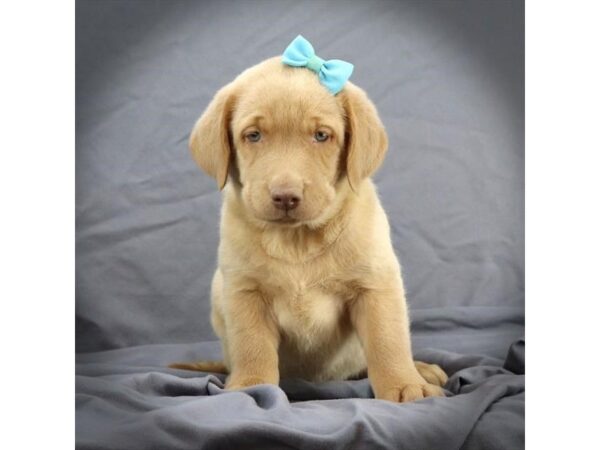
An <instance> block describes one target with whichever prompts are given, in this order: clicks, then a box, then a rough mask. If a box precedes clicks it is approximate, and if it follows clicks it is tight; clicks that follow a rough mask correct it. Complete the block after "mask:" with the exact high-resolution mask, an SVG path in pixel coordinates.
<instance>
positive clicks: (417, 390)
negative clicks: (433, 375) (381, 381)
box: [375, 375, 444, 403]
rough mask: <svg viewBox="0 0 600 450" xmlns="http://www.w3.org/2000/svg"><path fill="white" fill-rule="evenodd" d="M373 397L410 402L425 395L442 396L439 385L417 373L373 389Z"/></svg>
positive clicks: (442, 392)
mask: <svg viewBox="0 0 600 450" xmlns="http://www.w3.org/2000/svg"><path fill="white" fill-rule="evenodd" d="M375 397H376V398H378V399H381V400H389V401H391V402H401V403H403V402H412V401H415V400H421V399H423V398H426V397H444V391H443V390H442V388H441V387H439V386H436V385H433V384H430V383H428V382H427V381H425V380H424V379H423V378H422V377H421V376H419V375H417V376H414V377H410V378H405V379H401V380H398V381H397V382H395V383H386V386H385V387H382V388H379V389H375Z"/></svg>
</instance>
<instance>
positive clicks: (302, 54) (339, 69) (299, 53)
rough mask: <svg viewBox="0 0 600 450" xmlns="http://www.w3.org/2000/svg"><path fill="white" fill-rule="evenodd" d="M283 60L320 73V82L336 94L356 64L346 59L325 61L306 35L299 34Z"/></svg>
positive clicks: (285, 52)
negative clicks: (317, 53) (318, 54)
mask: <svg viewBox="0 0 600 450" xmlns="http://www.w3.org/2000/svg"><path fill="white" fill-rule="evenodd" d="M281 60H282V62H283V63H284V64H287V65H288V66H292V67H306V68H307V69H310V70H312V71H313V72H316V73H317V74H318V75H319V82H320V83H321V84H322V85H323V86H325V87H326V88H327V90H328V91H329V92H331V93H332V94H333V95H336V94H337V93H338V92H340V91H341V90H342V89H343V87H344V84H346V81H348V79H349V78H350V75H352V71H353V70H354V66H353V65H352V64H350V63H349V62H346V61H341V60H339V59H330V60H328V61H325V60H324V59H321V58H319V57H318V56H317V55H316V54H315V49H314V48H313V46H312V45H311V43H310V42H308V41H307V40H306V39H305V38H304V37H302V36H301V35H298V36H297V37H296V39H294V40H293V41H292V43H291V44H290V45H288V47H287V48H286V49H285V51H284V52H283V57H282V59H281Z"/></svg>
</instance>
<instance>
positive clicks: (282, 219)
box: [267, 212, 299, 225]
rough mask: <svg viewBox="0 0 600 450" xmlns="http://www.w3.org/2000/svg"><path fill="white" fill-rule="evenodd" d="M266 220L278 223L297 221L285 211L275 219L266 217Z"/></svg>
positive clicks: (288, 223) (291, 223) (290, 223)
mask: <svg viewBox="0 0 600 450" xmlns="http://www.w3.org/2000/svg"><path fill="white" fill-rule="evenodd" d="M267 222H270V223H279V224H286V225H293V224H295V223H298V222H299V220H298V219H295V218H293V217H291V216H290V215H288V213H287V212H286V213H285V215H284V216H282V217H279V218H277V219H268V220H267Z"/></svg>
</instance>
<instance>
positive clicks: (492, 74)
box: [76, 0, 524, 355]
mask: <svg viewBox="0 0 600 450" xmlns="http://www.w3.org/2000/svg"><path fill="white" fill-rule="evenodd" d="M76 9H77V17H76V33H77V35H76V42H77V48H76V57H77V61H76V82H77V95H76V99H77V100H76V102H77V104H76V108H77V109H76V115H77V123H76V131H77V154H76V164H77V167H76V183H77V185H76V191H77V198H76V208H77V210H76V217H77V226H76V230H77V236H76V239H77V255H76V256H77V259H76V269H77V274H76V280H77V286H76V292H77V304H76V312H77V318H76V325H77V340H76V342H77V351H78V352H88V351H97V350H104V349H111V348H119V347H126V346H132V345H138V344H151V343H182V342H195V341H204V340H213V339H215V337H214V335H213V333H212V330H211V328H210V325H209V308H210V305H209V283H210V279H211V276H212V273H213V270H214V268H215V264H216V249H217V243H218V212H219V204H220V194H219V192H218V191H217V189H216V186H215V182H214V180H212V179H211V178H209V177H208V176H206V175H204V174H202V173H201V172H200V171H199V170H198V169H197V167H196V166H195V164H194V162H193V161H192V158H191V157H190V155H189V154H188V150H187V138H188V134H189V131H190V130H191V127H192V125H193V123H194V121H195V120H196V118H197V117H198V116H199V115H200V113H201V112H202V110H203V109H204V108H205V106H206V105H207V103H208V102H209V100H210V98H211V97H212V95H213V94H214V92H215V91H216V90H217V89H218V88H219V87H221V86H222V85H224V84H226V83H227V82H229V81H230V80H231V79H233V78H234V77H235V76H236V75H237V74H238V73H239V72H241V71H242V70H244V69H245V68H247V67H249V66H251V65H253V64H256V63H258V62H260V61H261V60H263V59H265V58H267V57H270V56H274V55H277V54H281V52H282V51H283V49H284V48H285V47H286V46H287V44H288V43H289V42H290V41H291V40H292V39H293V38H294V37H295V36H296V35H297V34H299V33H301V34H303V35H304V36H305V37H306V38H308V39H309V40H310V41H311V42H312V43H313V45H314V46H315V49H316V51H317V53H318V54H319V55H320V56H322V57H324V58H327V59H328V58H338V59H344V60H347V61H350V62H352V63H353V64H354V65H355V70H354V74H353V76H352V81H353V82H354V83H356V84H357V85H359V86H361V87H362V88H364V89H365V90H366V91H367V92H368V94H369V95H370V97H371V99H372V100H373V102H374V103H375V104H376V106H377V108H378V110H379V112H380V114H381V117H382V119H383V122H384V123H385V125H386V127H387V130H388V133H389V138H390V151H389V153H388V156H387V159H386V161H385V163H384V166H383V167H382V168H381V170H380V171H379V172H378V173H377V175H376V177H375V180H376V183H377V185H378V186H379V189H380V193H381V198H382V201H383V204H384V207H385V208H386V210H387V212H388V215H389V218H390V222H391V227H392V234H393V241H394V245H395V248H396V250H397V253H398V255H399V256H400V258H401V261H402V265H403V272H404V277H405V282H406V285H407V291H408V300H409V303H410V305H411V309H412V311H413V313H412V315H413V319H414V321H415V325H414V328H415V340H416V345H417V347H418V342H419V341H418V340H419V339H420V338H421V336H423V335H424V334H426V333H427V331H428V321H429V320H433V319H430V318H431V317H435V318H436V319H435V320H438V321H440V320H445V321H448V322H449V323H451V324H457V323H458V324H460V323H461V321H462V323H468V322H469V320H470V319H469V318H470V317H471V316H478V317H480V318H481V317H483V318H484V319H485V318H486V317H487V318H488V319H489V320H488V319H485V320H488V322H489V323H492V322H493V320H492V319H493V318H500V319H499V320H500V321H502V320H504V319H502V318H505V319H506V320H504V322H505V323H513V324H515V325H516V326H517V331H516V334H517V335H518V334H519V333H520V331H518V330H520V329H522V321H523V317H522V309H523V301H524V299H523V291H524V274H523V267H524V261H523V260H524V255H523V252H524V250H523V234H524V227H523V209H524V208H523V203H524V196H523V184H524V176H523V133H524V132H523V129H524V112H523V109H524V108H523V98H524V86H523V84H524V58H523V57H524V36H523V28H524V23H523V20H524V15H523V4H522V2H520V1H518V2H511V1H508V0H507V1H503V0H500V1H486V2H481V1H476V2H471V1H462V2H457V1H445V2H444V1H435V2H433V1H424V2H420V1H402V2H381V1H368V2H352V1H345V2H341V1H333V2H319V1H313V2H298V1H258V0H254V1H237V2H232V1H218V2H217V1H214V2H209V1H197V2H192V1H189V2H187V1H169V2H155V1H147V2H142V1H128V2H116V1H95V2H94V1H78V2H77V4H76ZM431 314H433V316H432V315H431ZM420 318H423V320H421V319H420ZM485 320H484V322H483V323H486V322H485ZM478 323H481V322H478ZM450 328H451V327H450ZM481 329H482V330H483V333H485V330H484V329H485V326H483V325H481ZM509 334H510V336H509V335H507V336H506V338H505V339H503V338H502V337H498V334H493V336H492V335H490V336H492V337H490V342H491V340H492V339H493V340H494V343H495V344H492V343H490V345H491V346H493V345H497V348H498V354H499V355H500V354H502V355H504V354H505V351H506V349H507V348H508V343H509V342H510V340H512V339H513V338H514V336H515V329H514V328H513V329H512V331H511V333H509ZM478 336H479V337H478V338H477V339H475V340H471V341H469V343H467V342H463V344H464V345H467V344H468V345H470V347H469V348H470V349H473V351H474V352H475V353H478V352H479V353H485V352H486V351H485V350H484V349H483V347H481V345H482V344H481V342H482V341H484V340H485V339H484V338H482V337H481V336H483V335H482V334H480V335H478ZM462 341H463V340H461V339H458V340H455V341H452V342H453V343H452V345H453V347H452V348H449V350H454V351H457V349H456V348H455V347H456V346H457V345H459V344H458V343H460V342H462ZM445 342H446V339H445V338H442V339H441V340H440V345H439V346H440V347H443V346H444V343H445ZM490 348H491V347H490ZM460 350H461V351H464V348H461V349H460Z"/></svg>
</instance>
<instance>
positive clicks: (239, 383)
mask: <svg viewBox="0 0 600 450" xmlns="http://www.w3.org/2000/svg"><path fill="white" fill-rule="evenodd" d="M257 384H277V383H273V382H272V381H268V380H266V379H264V378H260V377H235V378H233V377H229V378H228V379H227V382H226V383H225V389H229V390H238V389H244V388H247V387H250V386H256V385H257Z"/></svg>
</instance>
